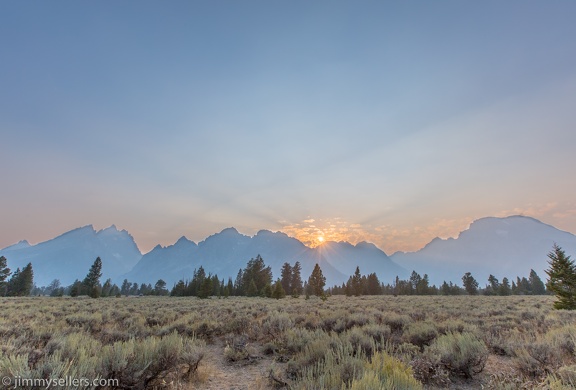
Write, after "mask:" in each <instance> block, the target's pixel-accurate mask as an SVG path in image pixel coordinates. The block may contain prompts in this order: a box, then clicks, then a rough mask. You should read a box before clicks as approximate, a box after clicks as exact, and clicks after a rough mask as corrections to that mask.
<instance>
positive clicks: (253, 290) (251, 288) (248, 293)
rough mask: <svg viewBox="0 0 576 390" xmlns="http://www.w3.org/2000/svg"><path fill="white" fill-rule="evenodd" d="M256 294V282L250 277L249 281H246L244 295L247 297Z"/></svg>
mask: <svg viewBox="0 0 576 390" xmlns="http://www.w3.org/2000/svg"><path fill="white" fill-rule="evenodd" d="M257 295H258V287H256V282H255V281H254V279H250V283H248V288H247V289H246V296H247V297H255V296H257Z"/></svg>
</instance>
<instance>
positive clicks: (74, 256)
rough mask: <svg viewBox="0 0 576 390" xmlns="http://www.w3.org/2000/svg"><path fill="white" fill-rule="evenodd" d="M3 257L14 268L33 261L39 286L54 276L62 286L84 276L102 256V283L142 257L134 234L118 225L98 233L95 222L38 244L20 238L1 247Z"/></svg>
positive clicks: (126, 269)
mask: <svg viewBox="0 0 576 390" xmlns="http://www.w3.org/2000/svg"><path fill="white" fill-rule="evenodd" d="M0 256H5V257H6V259H7V260H8V261H7V262H8V267H9V268H10V269H11V270H12V271H15V270H16V268H18V267H19V268H23V267H24V266H26V264H28V263H32V269H33V270H34V282H35V283H36V285H37V286H45V285H48V284H49V283H50V282H51V281H52V280H54V279H59V280H60V282H61V283H62V285H69V284H72V283H73V282H74V280H75V279H83V278H84V277H85V276H86V274H87V273H88V270H89V269H90V266H91V265H92V264H93V263H94V260H96V258H97V257H98V256H99V257H100V259H101V260H102V278H101V280H102V282H103V281H104V280H106V279H107V278H112V279H116V278H117V277H118V276H119V275H121V274H124V273H126V272H128V271H129V270H131V269H132V268H133V267H134V265H136V263H138V261H139V260H140V259H141V258H142V254H141V253H140V251H139V249H138V247H137V246H136V243H135V242H134V239H133V238H132V236H131V235H130V234H128V232H127V231H126V230H121V231H119V230H118V229H116V226H114V225H112V226H110V227H109V228H107V229H104V230H100V231H98V232H97V231H95V230H94V228H93V227H92V226H91V225H90V226H85V227H82V228H78V229H75V230H72V231H69V232H67V233H64V234H62V235H61V236H58V237H56V238H54V239H52V240H49V241H45V242H42V243H39V244H37V245H30V244H29V243H28V242H27V241H20V242H19V243H18V244H15V245H12V246H9V247H7V248H4V249H2V250H0Z"/></svg>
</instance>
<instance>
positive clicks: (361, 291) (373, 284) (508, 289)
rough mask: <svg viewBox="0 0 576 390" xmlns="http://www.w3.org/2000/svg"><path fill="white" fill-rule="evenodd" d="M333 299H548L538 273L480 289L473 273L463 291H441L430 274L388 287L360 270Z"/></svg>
mask: <svg viewBox="0 0 576 390" xmlns="http://www.w3.org/2000/svg"><path fill="white" fill-rule="evenodd" d="M328 292H329V293H330V294H332V295H346V296H361V295H465V294H468V295H479V294H481V295H544V294H547V293H548V292H547V291H546V286H545V285H544V282H542V279H540V277H539V276H538V274H537V273H536V271H534V270H533V269H532V270H530V276H529V277H528V278H525V277H523V278H520V277H517V278H516V282H512V285H510V282H509V280H508V278H503V279H502V283H500V282H499V281H498V279H497V278H496V277H495V276H494V275H490V276H489V277H488V284H487V285H486V287H485V288H480V287H479V283H478V282H477V281H476V279H475V278H474V277H473V276H472V274H471V273H470V272H466V273H465V274H464V276H462V287H460V286H458V285H455V284H453V283H452V282H450V283H447V282H446V281H444V283H442V285H441V286H440V287H437V286H436V285H430V281H429V278H428V275H427V274H424V276H421V275H420V274H419V273H418V272H416V271H412V273H411V274H410V277H409V278H408V279H406V280H403V279H400V278H399V277H398V276H396V280H395V281H394V283H391V284H390V283H388V284H384V283H381V282H380V281H379V280H378V276H377V275H376V274H375V273H371V274H368V275H362V274H361V273H360V268H359V267H356V271H355V272H354V275H351V276H350V278H349V279H348V281H347V282H346V283H342V285H341V286H333V287H331V288H329V289H328Z"/></svg>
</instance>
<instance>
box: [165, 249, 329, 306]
mask: <svg viewBox="0 0 576 390" xmlns="http://www.w3.org/2000/svg"><path fill="white" fill-rule="evenodd" d="M301 271H302V266H301V265H300V262H299V261H297V262H295V263H294V265H292V264H290V263H288V262H286V263H284V264H283V265H282V269H281V271H280V274H281V277H280V278H278V279H276V281H273V277H272V269H271V268H270V266H266V264H265V263H264V259H263V258H262V257H261V256H260V255H258V256H256V258H252V259H250V260H249V261H248V263H247V264H246V267H245V268H241V269H240V270H238V274H237V275H236V279H235V280H234V281H232V278H230V277H229V278H228V281H227V282H224V279H220V278H219V277H218V275H212V274H210V273H208V274H206V271H205V270H204V268H203V267H202V266H200V268H198V269H196V270H194V273H193V276H192V279H190V280H184V279H181V280H179V281H178V282H177V283H176V284H175V285H174V287H173V288H172V290H171V292H170V295H171V296H179V297H182V296H196V297H199V298H208V297H209V296H217V297H224V298H226V297H229V296H247V297H258V296H259V297H266V298H276V299H280V298H284V297H285V296H287V295H289V296H292V297H295V298H297V297H299V296H300V295H301V294H302V293H305V294H306V295H307V296H308V295H318V296H324V286H325V285H326V278H325V277H324V275H323V274H322V270H321V269H320V266H319V265H318V264H316V265H315V266H314V270H313V271H312V274H311V275H310V277H309V278H308V281H307V282H306V281H305V282H302V275H301Z"/></svg>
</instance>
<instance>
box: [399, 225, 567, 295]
mask: <svg viewBox="0 0 576 390" xmlns="http://www.w3.org/2000/svg"><path fill="white" fill-rule="evenodd" d="M554 243H557V244H558V245H560V246H561V247H562V248H563V249H564V250H565V251H566V254H568V255H572V257H573V258H574V257H576V236H575V235H573V234H571V233H568V232H564V231H561V230H558V229H556V228H555V227H553V226H550V225H547V224H544V223H542V222H540V221H538V220H536V219H534V218H530V217H523V216H511V217H506V218H494V217H488V218H482V219H479V220H477V221H475V222H473V223H472V224H471V225H470V228H469V229H468V230H465V231H463V232H461V233H460V235H459V236H458V238H455V239H454V238H449V239H440V238H436V239H434V240H432V241H431V242H430V243H429V244H428V245H426V246H425V247H424V248H422V249H420V250H419V251H417V252H409V253H403V252H398V253H395V254H393V255H392V256H391V258H392V260H393V261H394V262H396V263H397V264H399V265H401V266H402V267H404V268H407V269H409V270H416V271H417V272H418V273H420V274H421V275H423V274H424V273H427V274H428V276H429V277H430V281H431V283H434V284H437V285H438V284H441V283H442V282H443V281H444V280H446V281H452V282H454V283H456V284H459V285H461V284H462V276H463V275H464V273H466V272H471V273H472V276H474V278H475V279H476V280H477V281H478V283H479V284H480V286H484V285H486V284H487V283H488V282H487V279H488V276H489V275H490V274H493V275H494V276H496V277H497V278H498V279H499V280H500V281H501V280H502V278H503V277H508V279H510V282H512V281H513V280H515V279H516V276H520V277H522V276H526V277H527V276H528V274H529V272H530V269H534V270H535V271H536V272H537V273H538V275H540V277H541V278H542V280H545V278H546V274H545V273H544V270H545V269H547V268H548V263H547V260H548V257H547V254H548V253H549V252H550V251H551V250H552V246H553V245H554Z"/></svg>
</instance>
